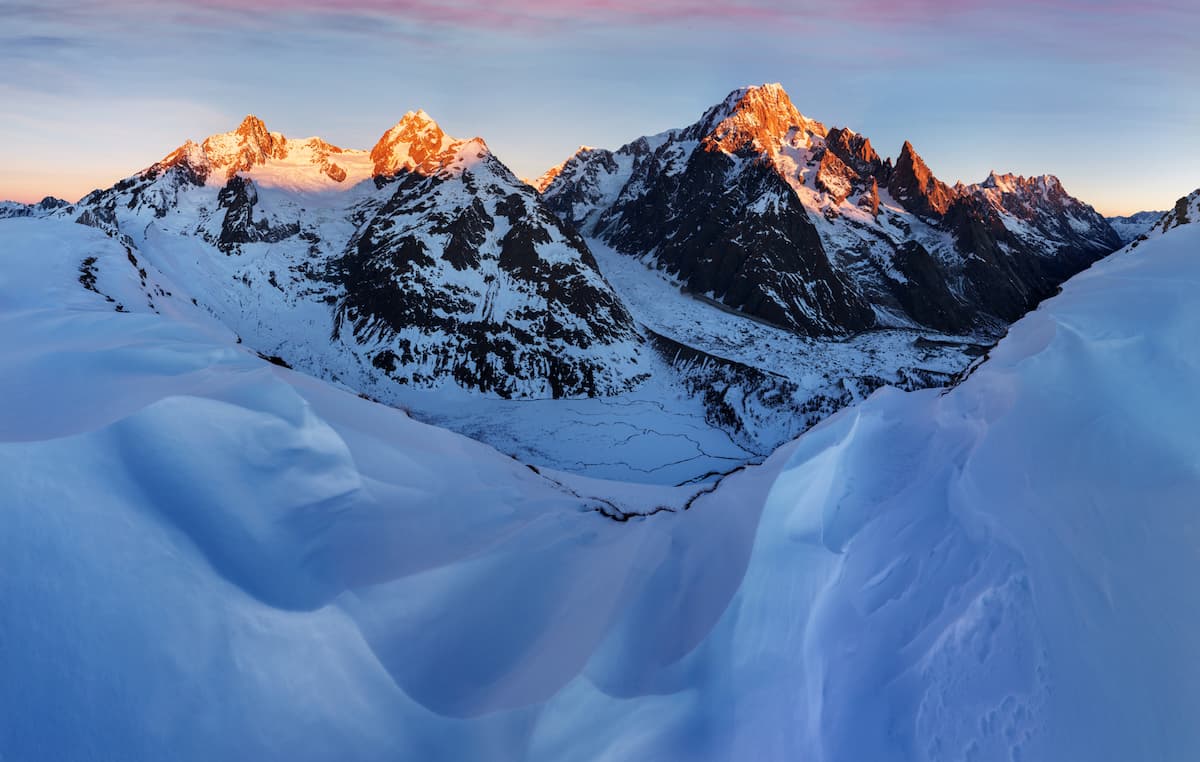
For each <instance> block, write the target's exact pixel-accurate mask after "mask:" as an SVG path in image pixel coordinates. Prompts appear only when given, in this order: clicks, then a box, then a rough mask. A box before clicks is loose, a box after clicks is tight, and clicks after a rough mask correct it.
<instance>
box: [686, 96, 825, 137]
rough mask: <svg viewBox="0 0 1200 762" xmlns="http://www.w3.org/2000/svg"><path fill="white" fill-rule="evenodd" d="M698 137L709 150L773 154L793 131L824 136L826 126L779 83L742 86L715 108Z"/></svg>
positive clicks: (702, 125)
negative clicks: (803, 109) (801, 109)
mask: <svg viewBox="0 0 1200 762" xmlns="http://www.w3.org/2000/svg"><path fill="white" fill-rule="evenodd" d="M698 127H699V131H700V132H701V133H703V134H701V135H697V136H696V137H697V138H698V139H700V140H701V142H702V144H703V145H704V148H705V149H706V150H709V151H717V150H720V151H725V152H728V153H736V152H738V151H741V150H744V149H747V148H749V149H752V150H753V151H756V152H759V153H772V152H774V151H775V150H776V149H778V147H779V144H780V143H782V142H783V141H784V140H786V139H787V138H788V136H789V134H791V133H792V131H793V130H796V131H799V132H801V133H803V132H812V133H814V134H816V135H820V136H821V137H824V136H825V134H826V129H825V125H823V124H821V123H820V122H817V121H814V120H812V119H809V118H807V117H805V116H804V115H803V114H801V113H800V112H799V111H798V110H797V109H796V106H795V105H794V104H793V103H792V99H791V98H790V97H788V94H787V91H785V90H784V89H783V86H782V85H780V84H779V83H773V84H765V85H757V86H750V87H742V88H739V89H737V90H734V91H733V92H731V93H730V94H729V95H728V96H726V97H725V100H724V101H722V102H721V103H719V104H717V105H716V106H714V107H712V108H711V109H709V110H708V112H707V113H705V115H704V117H703V118H702V119H701V120H700V122H699V123H698Z"/></svg>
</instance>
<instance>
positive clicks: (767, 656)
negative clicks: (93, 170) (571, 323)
mask: <svg viewBox="0 0 1200 762" xmlns="http://www.w3.org/2000/svg"><path fill="white" fill-rule="evenodd" d="M1197 254H1200V225H1182V226H1180V227H1177V228H1173V229H1171V230H1169V231H1168V232H1166V233H1165V234H1163V235H1162V236H1160V237H1157V238H1153V239H1150V240H1145V241H1143V242H1142V243H1141V245H1140V246H1139V247H1138V248H1137V249H1136V250H1133V251H1126V252H1123V253H1120V254H1117V255H1114V256H1113V257H1112V258H1110V259H1109V260H1107V261H1105V262H1103V263H1101V264H1099V265H1097V266H1095V267H1093V268H1092V270H1090V271H1088V272H1086V273H1084V274H1082V275H1080V276H1078V277H1076V278H1075V279H1073V280H1072V281H1071V282H1069V283H1068V284H1067V285H1066V286H1065V288H1064V291H1063V293H1062V294H1061V295H1060V296H1058V297H1056V298H1054V299H1052V300H1050V301H1048V302H1046V303H1045V304H1043V305H1042V307H1041V308H1039V309H1038V310H1037V311H1036V312H1034V313H1032V314H1030V315H1029V316H1027V317H1026V318H1024V319H1023V320H1021V321H1019V322H1018V323H1017V324H1015V325H1014V326H1013V328H1012V330H1011V332H1010V334H1009V336H1008V337H1007V338H1005V339H1004V340H1003V341H1002V342H1001V343H1000V344H999V346H998V347H996V348H995V349H994V350H993V351H992V352H991V356H990V359H988V360H987V361H985V362H983V363H982V364H981V365H979V366H978V368H977V369H976V370H975V372H974V373H973V374H972V375H971V376H970V377H969V378H968V379H967V380H966V381H964V382H963V383H962V384H960V385H959V386H957V387H956V388H954V389H953V390H951V391H949V392H945V393H942V392H939V391H937V390H927V391H922V392H915V393H909V394H905V393H901V392H898V391H895V390H889V389H885V390H883V391H881V392H878V393H876V394H875V395H873V396H872V397H871V398H870V399H868V400H867V401H866V402H864V403H862V404H860V405H858V406H856V407H853V408H849V409H846V410H844V411H842V412H841V413H839V414H837V415H835V416H834V417H832V418H830V419H829V420H827V421H826V422H824V423H822V424H820V425H819V426H817V427H816V428H814V429H813V430H811V431H810V432H808V433H807V434H805V435H804V436H802V437H801V438H800V439H799V440H797V441H796V442H794V443H792V444H789V445H786V446H784V447H783V448H781V449H780V450H779V451H777V452H776V453H775V454H774V455H773V456H771V457H770V458H769V459H768V460H767V461H766V462H765V463H764V464H763V465H762V466H759V467H751V468H748V469H744V470H742V471H739V472H737V473H735V474H733V475H732V476H729V477H728V478H726V479H725V480H724V481H723V482H721V484H720V485H719V486H718V487H717V488H716V489H715V491H712V492H708V493H703V494H701V493H700V490H698V489H697V488H690V489H689V488H674V489H669V488H661V487H659V488H655V487H646V486H640V485H633V484H622V483H615V482H602V481H595V480H586V479H581V478H579V477H570V478H571V479H573V481H570V482H569V483H567V482H565V481H564V477H563V475H562V474H557V473H552V472H544V473H542V474H539V473H536V472H535V471H534V470H532V469H530V468H528V467H526V466H524V465H523V464H521V463H520V462H518V461H516V460H513V459H511V458H508V457H506V456H503V455H501V454H500V453H498V452H496V451H495V450H492V449H491V448H489V447H486V446H484V445H481V444H478V443H475V442H473V441H471V440H468V439H466V438H464V437H461V436H459V435H456V434H452V433H450V432H447V431H444V430H441V429H437V428H433V427H430V426H425V425H423V424H420V423H417V422H414V421H412V420H410V419H408V418H407V417H405V416H404V415H403V414H402V413H400V412H399V411H396V410H394V409H391V408H387V407H384V406H381V405H377V404H374V403H371V402H368V401H366V400H363V399H359V398H358V397H356V396H354V395H353V394H350V393H346V392H343V391H341V390H338V389H335V388H333V387H331V386H329V385H328V384H326V383H324V382H320V381H316V380H313V379H311V378H309V377H307V376H303V375H300V374H297V373H293V372H291V371H287V370H285V369H282V368H278V367H275V366H272V365H269V364H267V363H265V362H263V361H261V360H259V359H258V358H257V357H255V356H254V355H253V353H252V352H250V351H248V350H246V349H245V348H244V346H239V345H238V344H237V343H236V338H235V337H234V335H233V334H232V333H230V332H229V330H228V329H226V328H224V327H222V326H220V325H219V324H218V323H216V322H215V320H213V319H212V318H210V317H209V316H208V315H207V313H206V312H204V311H203V310H200V309H198V308H195V307H193V305H192V303H191V300H190V298H189V296H188V295H187V293H186V290H185V289H186V285H187V284H186V283H176V282H172V281H171V280H170V279H169V278H168V276H166V275H163V274H162V273H161V272H160V271H158V270H157V269H156V268H154V267H152V266H145V267H143V269H144V270H145V273H144V274H141V273H139V271H138V269H137V266H136V265H135V264H134V263H132V262H131V261H130V260H129V258H128V256H127V253H126V251H125V250H124V249H123V248H122V247H121V246H120V244H119V243H118V242H116V241H115V240H113V239H109V238H106V237H105V236H104V235H103V234H101V233H100V232H98V231H96V230H94V229H90V228H86V227H84V226H80V225H72V224H66V223H61V222H54V221H45V220H24V219H18V220H5V221H0V332H2V335H3V336H4V337H5V340H4V342H3V343H2V344H0V399H3V400H4V403H3V405H2V406H0V484H3V485H4V495H3V513H2V516H3V522H4V525H3V526H4V531H3V532H2V533H0V558H2V559H3V563H2V565H0V572H2V573H0V606H2V607H3V608H2V612H3V615H2V616H0V675H3V680H0V711H2V713H3V717H4V719H3V721H2V722H0V758H2V759H4V760H6V761H7V760H35V759H36V760H56V759H122V760H161V759H173V760H191V759H195V760H212V759H264V760H265V759H272V760H274V759H280V760H282V759H287V760H326V759H362V760H395V759H428V760H434V759H446V760H475V759H488V760H491V759H495V760H510V759H528V760H555V761H559V760H597V759H605V760H642V759H645V760H745V759H762V760H774V759H812V760H847V761H855V762H857V761H860V760H948V761H949V760H965V759H979V760H1006V761H1007V760H1014V759H1022V760H1114V761H1117V760H1120V761H1122V762H1124V761H1127V760H1166V761H1174V760H1179V761H1181V762H1182V761H1183V760H1193V759H1196V758H1198V757H1200V724H1197V723H1196V722H1195V714H1196V708H1197V707H1200V650H1198V647H1197V646H1196V635H1197V633H1198V632H1200V595H1197V594H1196V593H1195V590H1194V586H1195V580H1196V579H1198V578H1200V500H1198V498H1197V495H1200V434H1197V428H1196V425H1195V423H1196V421H1200V397H1198V396H1197V395H1196V393H1195V390H1196V389H1197V388H1200V348H1198V345H1197V343H1196V340H1195V337H1196V336H1197V334H1198V332H1200V301H1198V300H1196V299H1195V293H1196V289H1197V287H1200V258H1198V257H1197ZM117 305H119V306H120V308H121V311H116V309H115V308H116V306H117ZM697 495H698V496H697ZM691 497H694V500H693V501H692V503H691V507H690V509H689V510H687V511H686V512H684V511H679V510H675V511H670V510H668V511H663V512H660V513H657V514H656V515H653V516H650V517H646V518H635V519H633V520H630V521H628V522H625V523H620V522H616V521H612V520H610V519H608V518H605V517H604V516H602V515H601V513H600V512H599V510H600V509H601V508H602V507H603V506H604V505H605V503H606V501H608V502H610V503H613V502H619V503H621V504H623V505H633V504H635V503H637V504H639V505H641V506H642V507H643V508H647V509H648V508H650V507H651V506H654V505H658V504H662V505H664V506H665V507H667V508H672V507H673V508H679V507H681V505H682V504H683V501H684V500H685V499H687V498H691Z"/></svg>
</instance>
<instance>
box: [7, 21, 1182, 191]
mask: <svg viewBox="0 0 1200 762" xmlns="http://www.w3.org/2000/svg"><path fill="white" fill-rule="evenodd" d="M1197 40H1200V3H1197V2H1196V0H1149V1H1148V2H1138V3H1134V2H1131V1H1130V0H1048V1H1047V2H1033V1H1032V0H957V1H956V2H940V1H935V0H892V1H888V0H795V1H793V2H785V1H784V0H711V1H710V2H694V1H693V0H583V1H582V2H567V1H565V0H562V1H555V0H515V1H514V2H501V1H500V0H492V1H491V2H489V1H487V0H452V1H449V2H437V1H435V0H399V1H398V2H388V1H386V0H349V1H348V2H317V1H316V0H268V1H267V2H252V1H251V0H200V1H199V2H190V3H189V2H181V1H180V0H0V198H15V199H18V200H24V201H29V200H36V199H38V198H41V197H42V196H44V195H47V194H53V195H58V196H62V197H65V198H68V199H71V200H75V199H77V198H78V197H79V196H81V195H83V194H84V193H86V192H87V191H88V190H91V189H92V188H95V187H101V186H107V185H109V184H111V183H112V182H113V181H115V180H116V179H118V178H120V177H124V176H126V175H129V174H132V173H133V172H134V171H136V170H138V169H140V168H142V167H145V166H147V165H148V164H150V163H152V162H154V161H155V160H157V159H158V158H160V157H161V156H163V155H165V154H166V153H168V152H169V151H170V150H171V149H173V148H174V147H175V146H177V145H179V144H180V143H182V142H183V141H184V140H185V139H187V138H193V139H200V138H203V137H204V136H206V135H209V134H211V133H214V132H223V131H226V130H230V129H233V128H234V127H235V126H236V125H237V124H238V122H239V121H240V120H241V118H242V116H244V115H245V114H247V113H254V114H257V115H259V116H260V117H262V118H263V119H264V120H265V121H266V123H267V125H268V126H269V127H270V128H271V129H273V130H278V131H280V132H284V133H285V134H287V135H289V136H293V137H305V136H308V135H320V136H322V137H324V138H326V139H327V140H329V141H331V142H333V143H337V144H339V145H343V146H346V147H362V148H369V147H370V146H371V145H372V144H373V143H374V142H375V140H377V139H378V137H379V135H380V134H381V133H382V132H384V130H386V129H387V128H388V127H389V126H391V125H392V124H393V123H395V122H396V120H397V119H399V117H400V116H401V115H402V114H403V113H404V112H405V111H408V110H410V109H416V108H424V109H425V110H426V111H428V112H429V113H430V114H431V115H433V116H434V118H436V119H437V120H438V121H439V122H440V123H441V125H442V127H443V128H444V129H445V130H446V131H447V132H449V133H451V134H454V135H457V136H460V137H471V136H474V135H481V136H483V137H484V138H485V139H486V140H487V142H488V144H489V145H490V146H491V147H492V150H493V151H494V152H495V153H496V154H497V155H498V156H499V157H500V158H501V159H502V160H504V161H505V162H506V163H507V164H508V165H509V166H510V167H512V168H513V169H514V171H516V172H517V173H518V174H520V175H525V176H536V175H538V174H540V173H541V172H542V171H543V170H544V169H545V168H546V167H548V166H550V165H553V164H556V163H558V162H559V161H561V160H562V159H563V158H565V157H566V156H567V155H568V154H569V153H570V152H571V151H573V150H574V149H575V148H576V146H578V145H579V144H581V143H582V144H588V145H597V146H606V147H614V148H615V147H617V146H619V145H621V144H622V143H625V142H627V141H628V140H630V139H632V138H634V137H637V136H638V135H643V134H649V133H654V132H658V131H661V130H664V129H667V128H669V127H675V126H682V125H685V124H688V123H690V122H692V121H695V120H696V119H697V118H698V117H699V115H700V114H701V113H702V112H703V111H704V109H705V108H706V107H707V106H709V105H711V104H712V103H715V102H717V101H719V100H720V99H721V98H723V97H724V95H725V94H726V93H727V92H728V91H729V90H731V89H733V88H735V87H738V86H741V85H744V84H751V83H760V82H776V81H778V82H782V83H783V85H784V86H785V87H786V88H787V90H788V92H789V93H790V94H791V96H792V100H793V101H794V102H795V103H796V105H797V107H798V108H799V109H800V110H801V111H802V112H804V113H805V114H806V115H808V116H810V117H812V118H815V119H819V120H822V121H824V122H826V123H827V124H829V125H830V126H834V125H839V126H840V125H845V126H849V127H851V128H853V129H855V130H858V131H859V132H862V133H864V134H866V135H868V136H869V137H870V138H871V139H872V142H873V143H874V144H875V145H876V147H877V148H878V150H879V151H880V153H882V154H884V155H885V156H886V155H892V156H895V155H896V153H898V151H899V148H900V145H901V144H902V143H903V141H904V140H905V139H908V140H911V141H912V142H913V144H914V145H915V147H916V148H917V150H918V151H919V152H920V153H921V154H922V155H923V156H924V157H925V159H926V161H927V162H928V163H929V164H930V166H931V167H932V168H933V170H934V171H935V173H937V174H938V175H939V176H940V177H941V178H942V179H944V180H947V181H949V182H954V181H956V180H960V179H961V180H963V181H965V182H975V181H979V180H982V179H983V178H984V177H985V176H986V175H987V172H988V171H989V170H991V169H996V170H998V171H1013V172H1018V173H1021V174H1026V175H1029V174H1041V173H1053V174H1057V175H1058V176H1059V177H1060V178H1062V180H1063V182H1064V184H1065V185H1066V187H1067V190H1068V191H1070V192H1071V193H1073V194H1075V195H1077V196H1079V197H1080V198H1083V199H1084V200H1086V201H1088V202H1090V203H1092V204H1093V205H1095V206H1096V207H1097V208H1098V209H1100V210H1101V211H1102V212H1105V213H1110V214H1111V213H1127V212H1133V211H1137V210H1141V209H1163V208H1166V207H1167V206H1169V205H1170V204H1171V203H1173V202H1174V200H1175V199H1176V198H1178V197H1179V196H1181V195H1183V194H1185V193H1187V192H1189V191H1191V190H1193V189H1195V188H1196V187H1200V44H1197Z"/></svg>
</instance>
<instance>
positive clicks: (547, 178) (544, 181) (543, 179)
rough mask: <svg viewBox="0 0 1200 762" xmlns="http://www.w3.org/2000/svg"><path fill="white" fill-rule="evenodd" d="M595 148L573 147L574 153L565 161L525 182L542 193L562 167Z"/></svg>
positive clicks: (559, 173) (560, 172)
mask: <svg viewBox="0 0 1200 762" xmlns="http://www.w3.org/2000/svg"><path fill="white" fill-rule="evenodd" d="M595 150H596V149H595V148H593V147H592V146H584V145H581V146H579V148H577V149H575V153H573V154H571V155H570V156H568V157H567V158H566V160H565V161H563V162H560V163H558V164H555V165H554V166H553V167H550V169H547V170H546V171H545V172H543V173H542V174H541V175H539V176H538V177H537V179H536V180H526V181H525V183H526V184H527V185H531V186H533V187H534V188H535V189H536V190H537V192H538V193H544V192H545V191H546V189H547V188H549V187H550V183H552V182H554V180H555V178H557V177H558V176H559V175H561V174H562V171H563V168H564V167H566V166H567V164H568V163H570V162H571V161H573V160H575V159H576V158H577V157H581V156H584V155H585V154H588V153H591V152H592V151H595Z"/></svg>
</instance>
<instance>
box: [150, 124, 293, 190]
mask: <svg viewBox="0 0 1200 762" xmlns="http://www.w3.org/2000/svg"><path fill="white" fill-rule="evenodd" d="M194 145H195V144H193V143H192V142H191V141H188V142H187V143H185V144H184V145H183V146H181V147H180V148H179V149H178V151H176V153H175V154H172V156H175V157H176V158H180V159H182V158H187V159H189V160H191V159H193V158H195V150H194V148H193V146H194ZM200 147H201V148H202V150H203V152H204V157H205V159H206V160H207V162H208V164H209V165H210V166H211V167H213V168H215V169H219V170H224V173H225V176H226V177H233V176H234V175H236V174H237V173H238V172H243V171H246V170H249V169H251V168H252V167H255V166H257V165H260V164H265V163H266V161H267V160H268V159H286V158H287V155H288V148H287V138H285V137H284V136H283V134H282V133H279V132H271V131H270V130H268V129H267V125H266V124H264V123H263V121H262V120H261V119H259V118H258V117H256V116H254V115H253V114H250V115H248V116H246V118H245V119H243V120H242V123H241V124H239V125H238V127H237V129H235V130H234V131H233V132H223V133H219V134H216V135H210V136H209V137H207V138H205V139H204V142H203V143H202V144H201V146H200ZM170 160H171V157H168V158H167V160H165V161H166V162H167V163H169V162H170Z"/></svg>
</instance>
